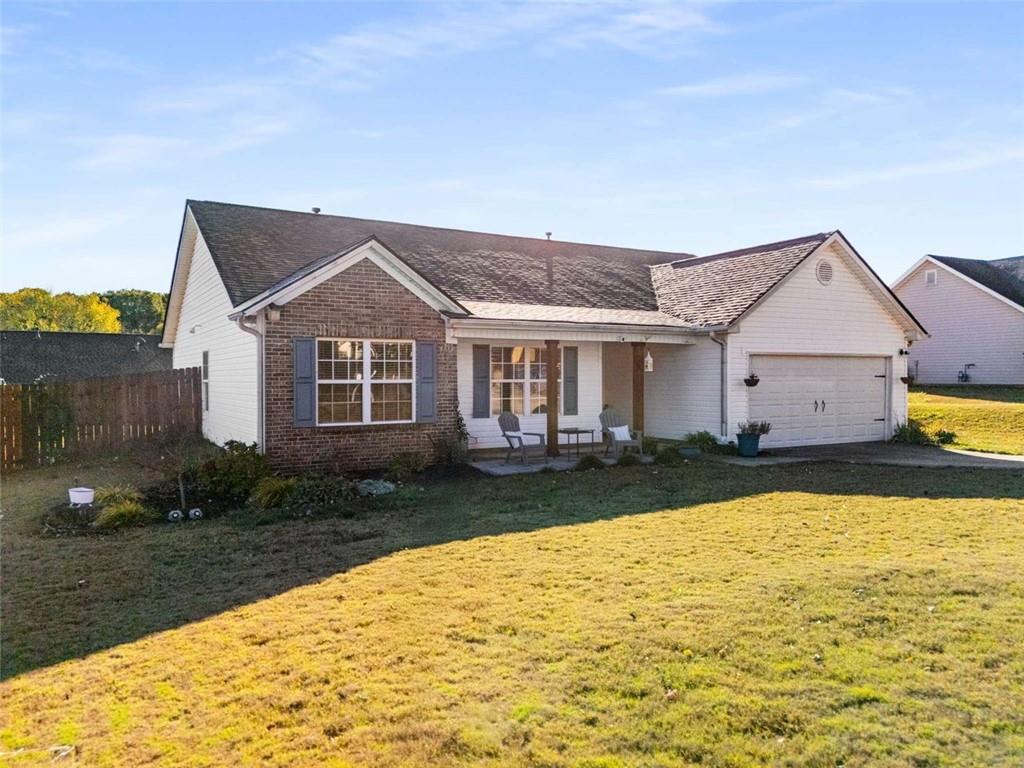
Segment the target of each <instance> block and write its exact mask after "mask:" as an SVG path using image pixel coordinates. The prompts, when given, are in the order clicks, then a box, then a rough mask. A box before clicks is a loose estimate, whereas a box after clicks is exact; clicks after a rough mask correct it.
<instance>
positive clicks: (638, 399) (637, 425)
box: [632, 341, 647, 432]
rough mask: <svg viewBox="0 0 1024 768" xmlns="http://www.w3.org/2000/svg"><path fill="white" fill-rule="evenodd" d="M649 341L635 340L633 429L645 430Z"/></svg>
mask: <svg viewBox="0 0 1024 768" xmlns="http://www.w3.org/2000/svg"><path fill="white" fill-rule="evenodd" d="M646 354H647V343H646V342H643V341H634V342H633V425H632V426H633V429H636V430H639V431H641V432H643V431H644V356H645V355H646Z"/></svg>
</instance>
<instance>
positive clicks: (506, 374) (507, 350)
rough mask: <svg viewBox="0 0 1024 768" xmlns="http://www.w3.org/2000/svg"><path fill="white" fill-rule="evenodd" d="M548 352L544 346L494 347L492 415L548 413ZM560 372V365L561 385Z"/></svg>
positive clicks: (559, 373)
mask: <svg viewBox="0 0 1024 768" xmlns="http://www.w3.org/2000/svg"><path fill="white" fill-rule="evenodd" d="M547 355H548V352H547V348H545V347H491V414H492V415H494V416H497V415H498V414H500V413H502V412H503V411H509V412H510V413H514V414H516V415H518V416H522V415H524V414H527V413H530V414H540V413H547V412H548V394H547V387H548V384H547V375H548V370H547ZM559 362H560V361H559ZM561 374H562V371H561V365H560V364H559V366H558V377H559V384H560V383H561Z"/></svg>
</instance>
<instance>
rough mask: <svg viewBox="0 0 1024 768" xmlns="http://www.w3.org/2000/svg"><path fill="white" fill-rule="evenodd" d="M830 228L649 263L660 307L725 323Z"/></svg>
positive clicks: (695, 319)
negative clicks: (753, 244)
mask: <svg viewBox="0 0 1024 768" xmlns="http://www.w3.org/2000/svg"><path fill="white" fill-rule="evenodd" d="M831 234H832V233H831V232H822V233H819V234H817V235H808V236H807V237H800V238H796V239H793V240H783V241H781V242H777V243H768V244H766V245H758V246H754V247H753V248H744V249H742V250H738V251H727V252H725V253H717V254H714V255H713V256H700V257H696V256H695V257H691V258H688V259H681V260H679V261H674V262H672V263H671V264H660V265H657V266H654V267H652V268H651V274H652V277H653V281H654V289H655V291H656V293H657V297H658V304H659V306H660V307H661V311H662V312H666V313H668V314H670V315H673V316H675V317H678V318H679V319H681V320H684V321H685V322H687V323H692V324H694V325H698V326H704V327H707V326H721V325H729V324H730V323H732V322H734V321H735V320H736V319H737V318H739V316H740V315H742V314H743V313H744V312H745V311H746V310H747V309H749V308H750V307H751V306H752V305H753V304H754V302H756V301H757V300H758V299H760V298H761V297H762V296H763V295H764V294H766V293H767V292H768V291H769V290H771V289H772V288H773V287H774V286H775V285H776V284H777V283H778V282H779V281H780V280H782V279H783V278H784V277H786V275H788V274H789V273H790V272H792V271H793V270H794V269H795V268H796V267H797V265H799V264H800V262H802V261H803V260H804V259H805V258H807V256H808V255H810V253H811V252H812V251H813V250H814V249H815V248H817V247H818V246H819V245H821V244H822V243H823V242H825V240H827V239H828V238H829V237H830V235H831Z"/></svg>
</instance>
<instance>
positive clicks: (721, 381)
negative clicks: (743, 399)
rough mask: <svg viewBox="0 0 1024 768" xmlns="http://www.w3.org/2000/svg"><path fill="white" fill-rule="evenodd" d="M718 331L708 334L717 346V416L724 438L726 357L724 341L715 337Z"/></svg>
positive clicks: (725, 428)
mask: <svg viewBox="0 0 1024 768" xmlns="http://www.w3.org/2000/svg"><path fill="white" fill-rule="evenodd" d="M717 334H718V331H712V332H711V333H710V337H711V340H712V341H713V342H715V344H717V345H718V348H719V351H720V354H719V357H720V360H721V362H720V365H719V373H718V389H719V392H718V414H719V417H720V419H721V434H722V437H725V436H726V435H727V434H728V428H729V427H728V424H727V423H726V407H725V406H726V396H727V393H726V384H727V383H728V378H727V377H726V357H725V342H726V340H725V339H723V338H721V337H720V336H718V335H717Z"/></svg>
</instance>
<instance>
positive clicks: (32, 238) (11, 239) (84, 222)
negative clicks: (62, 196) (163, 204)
mask: <svg viewBox="0 0 1024 768" xmlns="http://www.w3.org/2000/svg"><path fill="white" fill-rule="evenodd" d="M125 219H126V216H125V214H123V213H120V212H110V211H108V212H105V213H97V214H93V215H74V216H62V215H57V216H56V217H55V216H53V215H52V214H48V215H47V217H46V220H45V222H44V221H43V220H41V219H40V220H38V221H34V222H32V223H31V226H24V227H22V228H18V229H12V230H8V231H5V232H4V233H3V240H4V248H5V249H7V252H8V253H19V252H21V251H24V250H25V249H30V248H40V247H52V246H59V245H68V244H71V243H77V242H79V241H81V240H85V239H88V238H90V237H95V236H96V235H99V234H102V233H104V232H108V231H110V230H112V229H113V228H114V227H116V226H118V225H119V224H122V223H123V222H124V221H125Z"/></svg>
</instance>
